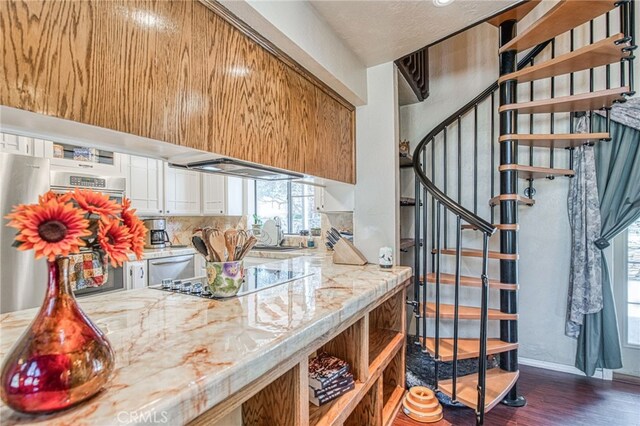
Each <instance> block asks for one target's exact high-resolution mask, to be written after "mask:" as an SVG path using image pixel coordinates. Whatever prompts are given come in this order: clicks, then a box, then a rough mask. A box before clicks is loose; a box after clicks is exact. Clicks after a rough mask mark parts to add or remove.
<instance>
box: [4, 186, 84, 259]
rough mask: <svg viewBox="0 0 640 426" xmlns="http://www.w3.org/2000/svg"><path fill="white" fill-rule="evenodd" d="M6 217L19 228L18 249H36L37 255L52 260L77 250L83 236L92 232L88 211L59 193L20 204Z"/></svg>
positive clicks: (14, 226) (81, 244) (81, 243)
mask: <svg viewBox="0 0 640 426" xmlns="http://www.w3.org/2000/svg"><path fill="white" fill-rule="evenodd" d="M6 218H7V219H10V222H9V223H8V226H11V227H13V228H16V229H17V230H18V235H17V236H16V241H17V242H18V243H19V246H18V250H31V249H33V250H34V251H35V254H36V259H39V258H41V257H46V258H47V259H48V260H49V262H53V261H54V260H55V258H56V256H68V255H69V253H77V252H78V251H79V250H80V247H81V246H84V245H85V242H84V241H83V240H82V239H81V238H82V237H86V236H89V235H91V232H89V230H88V227H89V221H88V220H86V219H85V217H84V213H83V212H82V211H81V210H79V209H77V208H75V207H74V206H73V205H72V204H71V203H66V202H64V201H61V200H59V199H57V198H56V197H53V198H50V199H48V200H47V201H45V198H44V197H43V198H42V199H41V202H40V203H39V204H30V205H19V206H16V207H14V209H13V212H12V213H10V214H9V215H7V216H6Z"/></svg>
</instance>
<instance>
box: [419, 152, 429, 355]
mask: <svg viewBox="0 0 640 426" xmlns="http://www.w3.org/2000/svg"><path fill="white" fill-rule="evenodd" d="M422 164H427V150H426V149H425V150H423V151H422ZM422 191H423V200H424V201H423V202H422V215H423V218H422V223H423V226H422V241H424V244H423V245H422V249H421V250H422V271H423V274H424V275H423V278H422V310H421V312H420V315H421V316H422V350H423V351H425V350H426V346H427V289H428V287H429V286H428V282H429V281H428V280H427V271H428V270H429V269H428V267H427V266H428V265H427V248H428V245H427V236H428V235H427V223H429V215H428V212H429V210H428V205H429V193H428V192H427V188H426V187H423V189H422Z"/></svg>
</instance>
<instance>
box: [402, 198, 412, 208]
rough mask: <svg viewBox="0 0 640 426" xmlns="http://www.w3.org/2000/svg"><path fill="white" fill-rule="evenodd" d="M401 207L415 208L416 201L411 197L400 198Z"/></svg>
mask: <svg viewBox="0 0 640 426" xmlns="http://www.w3.org/2000/svg"><path fill="white" fill-rule="evenodd" d="M400 205H401V206H403V207H404V206H415V205H416V199H415V198H411V197H400Z"/></svg>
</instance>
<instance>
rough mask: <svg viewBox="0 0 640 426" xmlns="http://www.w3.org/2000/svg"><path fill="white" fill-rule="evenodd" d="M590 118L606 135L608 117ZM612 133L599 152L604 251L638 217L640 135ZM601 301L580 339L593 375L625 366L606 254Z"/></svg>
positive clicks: (579, 356)
mask: <svg viewBox="0 0 640 426" xmlns="http://www.w3.org/2000/svg"><path fill="white" fill-rule="evenodd" d="M592 119H593V129H594V131H595V132H605V131H606V119H604V118H602V117H600V116H599V115H596V114H594V115H593V116H592ZM610 134H611V141H610V142H599V143H598V144H597V145H596V151H595V154H596V175H597V180H598V192H599V195H600V216H601V221H602V230H601V233H600V239H599V240H598V241H596V245H597V246H598V248H600V249H601V250H602V249H604V248H606V247H608V246H609V241H611V239H612V238H613V237H615V236H616V235H618V234H619V233H620V232H622V231H624V230H625V229H627V228H628V227H629V225H631V224H632V223H633V222H635V221H636V220H637V219H638V218H640V131H638V130H636V129H634V128H631V127H629V126H625V125H623V124H619V123H616V122H614V121H612V122H611V127H610ZM602 297H603V307H602V310H601V311H600V312H597V313H595V314H587V315H585V317H584V322H583V325H582V330H581V332H580V335H579V337H578V350H577V352H576V367H577V368H579V369H580V370H582V371H584V372H585V373H586V374H587V375H589V376H592V375H593V374H594V373H595V370H596V368H608V369H615V368H620V367H622V357H621V354H620V339H619V335H618V324H617V319H616V308H615V304H614V301H613V293H612V290H611V280H610V277H609V269H608V267H607V261H606V259H605V257H604V256H602Z"/></svg>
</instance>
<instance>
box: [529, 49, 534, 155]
mask: <svg viewBox="0 0 640 426" xmlns="http://www.w3.org/2000/svg"><path fill="white" fill-rule="evenodd" d="M531 66H533V58H531ZM533 89H534V88H533V80H531V82H530V83H529V101H531V102H533ZM529 133H530V134H533V114H529ZM529 165H530V166H533V144H531V145H529Z"/></svg>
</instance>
